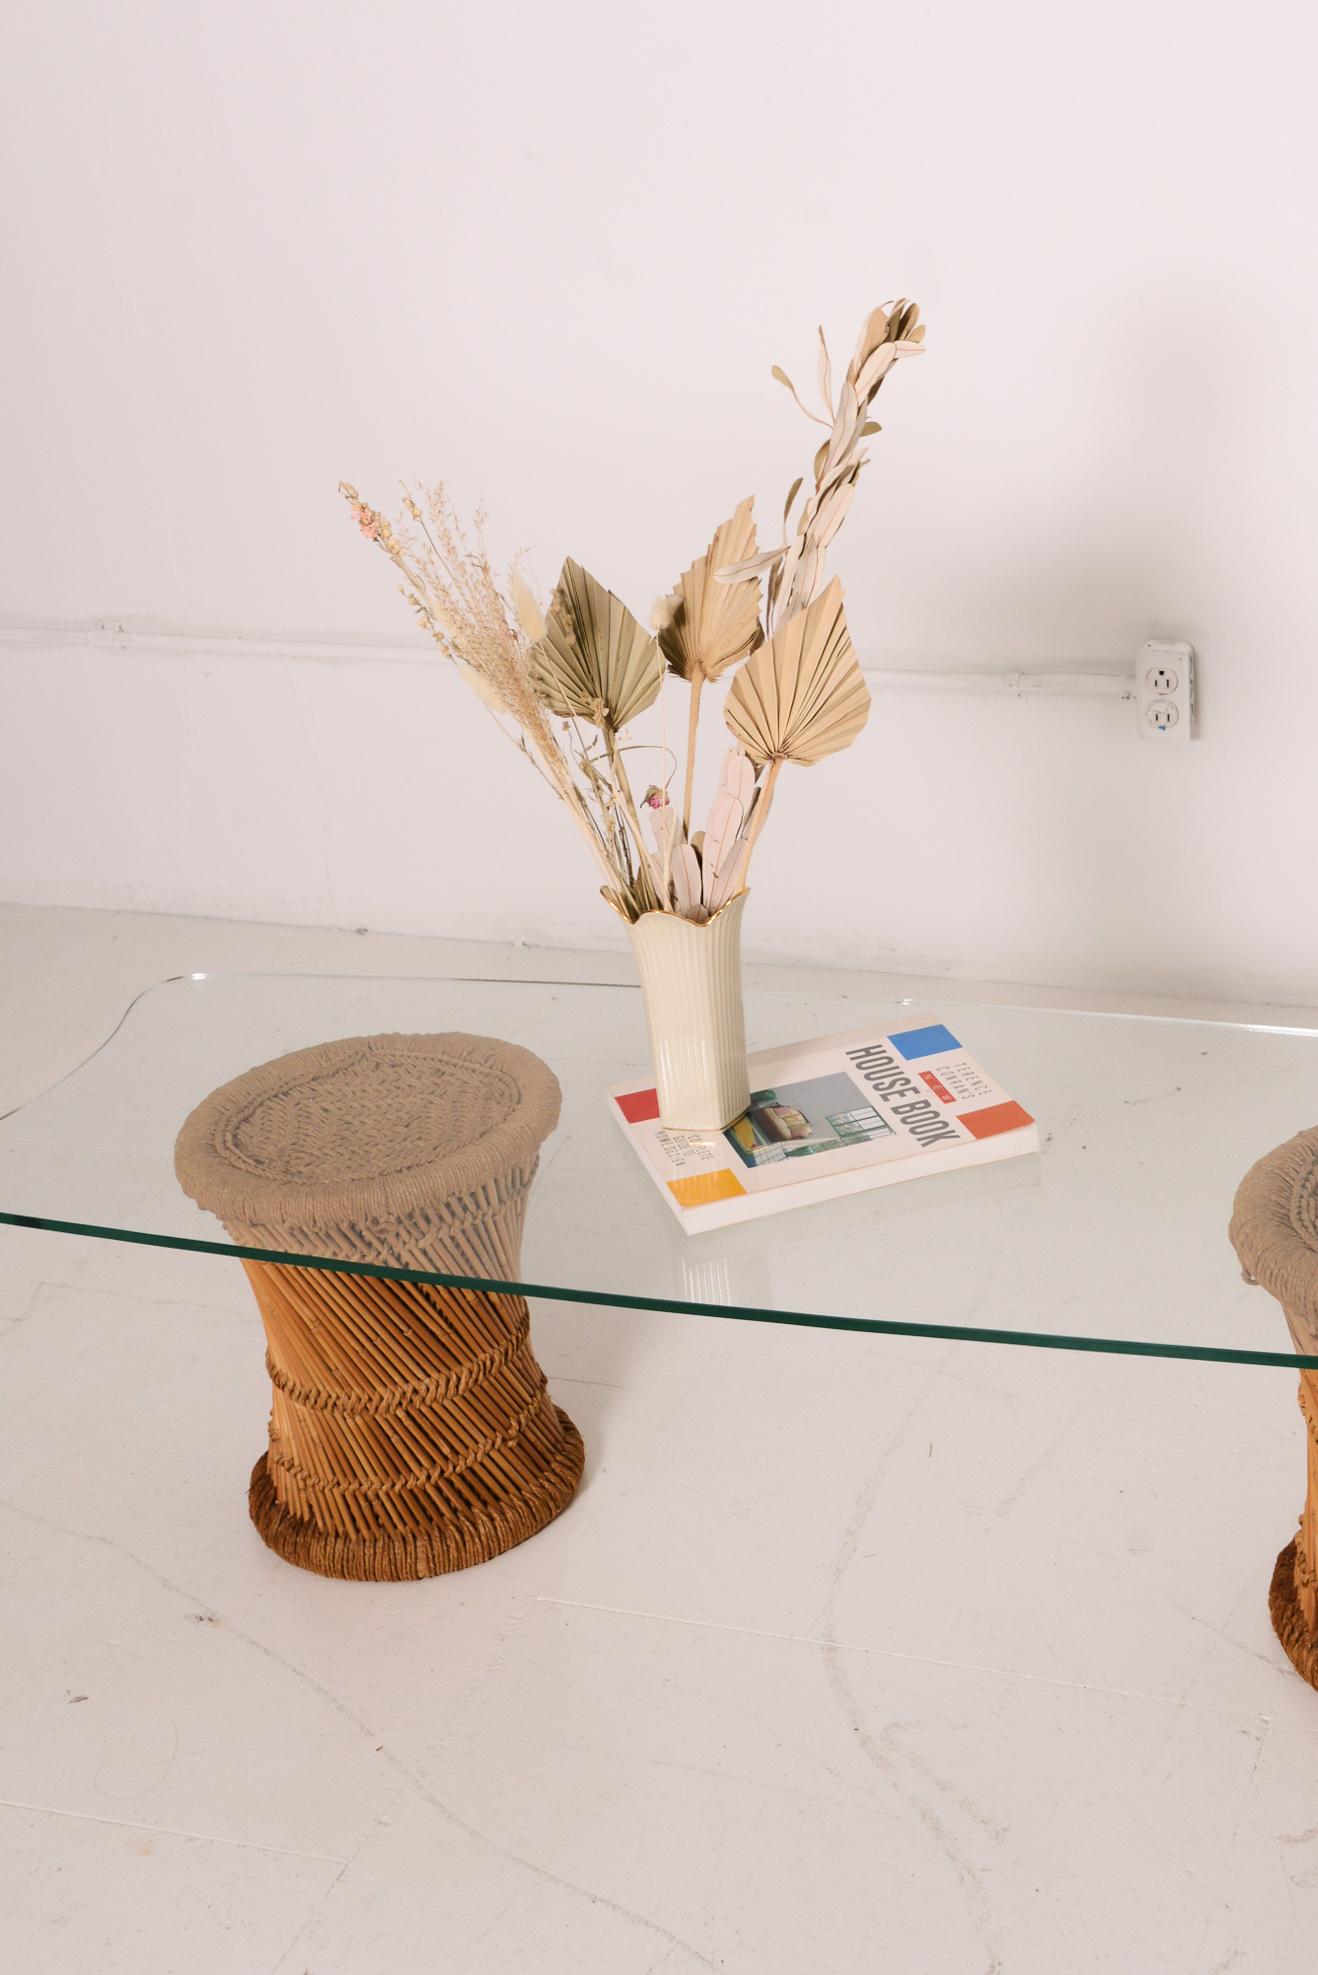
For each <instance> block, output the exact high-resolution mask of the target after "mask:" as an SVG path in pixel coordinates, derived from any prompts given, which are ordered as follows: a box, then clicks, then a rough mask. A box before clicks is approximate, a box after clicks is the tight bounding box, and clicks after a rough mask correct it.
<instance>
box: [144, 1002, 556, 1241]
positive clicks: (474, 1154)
mask: <svg viewBox="0 0 1318 1975" xmlns="http://www.w3.org/2000/svg"><path fill="white" fill-rule="evenodd" d="M559 1103H560V1092H559V1087H558V1080H557V1078H556V1077H555V1076H554V1073H553V1071H552V1070H550V1069H549V1067H548V1066H547V1065H546V1064H544V1063H542V1062H541V1061H540V1058H539V1057H538V1056H533V1055H532V1054H531V1052H530V1050H529V1049H522V1048H520V1047H519V1046H518V1045H517V1044H516V1043H511V1042H499V1041H496V1040H495V1038H494V1037H492V1036H473V1035H460V1034H451V1035H378V1036H352V1037H350V1038H349V1039H347V1040H346V1041H343V1042H327V1043H323V1044H321V1045H320V1046H318V1047H317V1048H314V1049H298V1050H294V1051H293V1052H292V1054H291V1055H288V1056H278V1057H276V1058H275V1060H274V1061H273V1062H271V1063H263V1064H261V1065H260V1066H259V1067H258V1068H256V1069H254V1070H248V1071H246V1072H245V1073H244V1075H242V1076H240V1077H235V1078H234V1079H233V1081H232V1082H231V1083H227V1084H223V1085H221V1087H220V1088H219V1089H218V1090H216V1091H212V1093H211V1095H210V1096H209V1097H206V1098H204V1099H203V1100H202V1102H201V1103H200V1104H199V1105H198V1106H197V1108H196V1110H195V1111H193V1112H192V1113H191V1115H190V1116H189V1117H188V1119H187V1120H186V1122H185V1123H184V1126H183V1129H182V1131H180V1133H179V1135H178V1141H177V1144H176V1145H175V1148H174V1170H175V1172H176V1173H177V1175H178V1180H179V1184H180V1186H181V1187H182V1188H183V1191H184V1192H185V1193H186V1194H188V1195H189V1196H190V1197H191V1198H192V1199H193V1200H195V1201H196V1202H197V1204H198V1205H199V1206H201V1207H205V1208H208V1209H209V1210H210V1212H211V1213H213V1214H215V1215H217V1216H218V1217H219V1219H220V1220H222V1221H224V1222H226V1223H231V1222H239V1223H245V1224H248V1225H261V1226H264V1227H271V1228H280V1227H283V1228H308V1227H345V1226H352V1225H354V1224H357V1223H361V1222H366V1221H386V1222H387V1221H390V1220H395V1219H397V1218H400V1217H402V1216H404V1215H407V1214H411V1213H416V1212H422V1211H424V1210H426V1209H427V1208H434V1207H437V1206H438V1205H439V1204H440V1203H442V1202H445V1201H461V1200H462V1198H463V1197H464V1196H466V1195H470V1194H478V1193H480V1192H481V1190H482V1189H484V1188H488V1187H490V1186H492V1185H493V1186H497V1184H498V1182H499V1180H500V1179H501V1177H502V1176H504V1175H506V1174H508V1173H509V1172H510V1171H512V1170H514V1169H517V1168H531V1169H534V1164H535V1158H536V1154H537V1152H538V1150H539V1147H540V1145H541V1142H542V1141H543V1140H544V1139H545V1138H547V1137H548V1135H549V1133H550V1132H551V1131H552V1130H553V1129H554V1126H555V1125H556V1124H557V1123H558V1112H559Z"/></svg>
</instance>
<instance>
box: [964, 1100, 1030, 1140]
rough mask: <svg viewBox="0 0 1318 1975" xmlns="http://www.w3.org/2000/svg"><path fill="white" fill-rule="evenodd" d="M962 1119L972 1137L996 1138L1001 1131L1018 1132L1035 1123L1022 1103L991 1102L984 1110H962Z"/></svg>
mask: <svg viewBox="0 0 1318 1975" xmlns="http://www.w3.org/2000/svg"><path fill="white" fill-rule="evenodd" d="M960 1119H961V1123H962V1124H963V1125H964V1126H965V1128H966V1130H967V1131H968V1132H969V1133H970V1136H971V1137H972V1138H996V1137H997V1136H998V1134H999V1132H1017V1131H1020V1130H1021V1129H1022V1128H1023V1127H1024V1126H1026V1125H1032V1124H1033V1123H1034V1120H1033V1118H1032V1117H1031V1116H1030V1114H1029V1112H1028V1111H1027V1110H1025V1108H1024V1106H1023V1105H1020V1104H990V1105H989V1106H988V1108H987V1110H984V1111H962V1112H961V1113H960Z"/></svg>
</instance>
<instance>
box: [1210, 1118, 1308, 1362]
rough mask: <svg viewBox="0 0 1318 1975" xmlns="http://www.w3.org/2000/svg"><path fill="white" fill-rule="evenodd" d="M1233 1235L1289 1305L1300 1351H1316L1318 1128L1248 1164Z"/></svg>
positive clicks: (1256, 1275)
mask: <svg viewBox="0 0 1318 1975" xmlns="http://www.w3.org/2000/svg"><path fill="white" fill-rule="evenodd" d="M1231 1240H1232V1242H1233V1244H1234V1246H1235V1251H1236V1253H1237V1255H1238V1256H1239V1257H1240V1264H1241V1267H1242V1268H1243V1269H1244V1271H1245V1273H1246V1274H1247V1275H1248V1276H1249V1277H1250V1278H1251V1279H1252V1280H1253V1281H1254V1282H1260V1283H1262V1285H1263V1287H1264V1288H1265V1289H1267V1290H1270V1291H1271V1293H1272V1294H1273V1295H1274V1296H1275V1297H1276V1298H1277V1301H1278V1302H1279V1303H1280V1304H1281V1306H1282V1308H1283V1309H1284V1310H1285V1312H1286V1316H1287V1319H1288V1321H1289V1323H1290V1327H1291V1335H1292V1336H1293V1338H1294V1340H1295V1344H1296V1348H1297V1350H1299V1351H1300V1352H1301V1353H1303V1355H1305V1356H1306V1357H1307V1356H1310V1355H1312V1354H1314V1353H1318V1127H1315V1128H1314V1129H1312V1130H1310V1131H1303V1132H1299V1133H1297V1134H1296V1136H1295V1137H1294V1138H1292V1139H1288V1140H1287V1141H1286V1143H1285V1145H1279V1146H1278V1147H1277V1149H1276V1151H1275V1152H1269V1153H1268V1155H1267V1157H1266V1158H1264V1159H1260V1160H1259V1162H1258V1164H1257V1165H1255V1166H1251V1167H1250V1169H1249V1171H1248V1172H1247V1173H1246V1175H1245V1177H1244V1179H1243V1180H1242V1181H1241V1182H1240V1186H1239V1188H1238V1190H1237V1192H1236V1204H1235V1212H1234V1213H1233V1214H1232V1216H1231Z"/></svg>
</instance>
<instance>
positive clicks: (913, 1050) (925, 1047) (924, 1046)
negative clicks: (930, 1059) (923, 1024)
mask: <svg viewBox="0 0 1318 1975" xmlns="http://www.w3.org/2000/svg"><path fill="white" fill-rule="evenodd" d="M888 1040H889V1042H890V1043H891V1044H892V1046H893V1048H894V1049H895V1050H896V1051H897V1054H898V1055H899V1056H904V1057H905V1058H906V1060H907V1062H908V1063H909V1062H910V1061H911V1059H912V1058H913V1057H915V1056H946V1054H947V1052H948V1051H949V1049H960V1047H961V1044H960V1043H959V1042H958V1041H957V1039H956V1037H955V1036H954V1035H953V1034H952V1031H951V1029H948V1028H944V1026H943V1024H942V1023H941V1022H934V1023H932V1024H931V1025H930V1026H929V1027H928V1028H927V1029H905V1030H903V1032H902V1034H901V1035H898V1036H889V1037H888Z"/></svg>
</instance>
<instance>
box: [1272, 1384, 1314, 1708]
mask: <svg viewBox="0 0 1318 1975" xmlns="http://www.w3.org/2000/svg"><path fill="white" fill-rule="evenodd" d="M1300 1411H1301V1413H1303V1415H1304V1424H1305V1428H1306V1439H1307V1442H1308V1448H1309V1488H1308V1494H1307V1497H1306V1499H1305V1504H1304V1513H1303V1515H1302V1516H1301V1517H1300V1526H1299V1529H1298V1530H1297V1531H1296V1533H1295V1535H1294V1537H1293V1538H1292V1540H1291V1541H1290V1542H1289V1543H1288V1544H1287V1545H1286V1548H1285V1549H1284V1550H1283V1551H1282V1553H1281V1555H1280V1556H1279V1557H1278V1559H1277V1566H1276V1569H1275V1570H1274V1571H1273V1573H1272V1584H1271V1587H1270V1589H1269V1591H1268V1610H1269V1612H1270V1613H1271V1615H1272V1629H1273V1631H1274V1632H1275V1633H1276V1635H1277V1637H1278V1638H1279V1639H1280V1641H1281V1643H1282V1646H1283V1647H1284V1649H1285V1652H1286V1657H1287V1658H1288V1659H1289V1661H1290V1663H1291V1665H1292V1666H1293V1667H1294V1668H1295V1671H1296V1672H1297V1673H1300V1674H1303V1676H1304V1678H1305V1679H1306V1680H1307V1681H1308V1683H1309V1685H1310V1686H1311V1687H1318V1571H1315V1563H1316V1562H1318V1374H1315V1373H1313V1372H1301V1373H1300Z"/></svg>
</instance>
